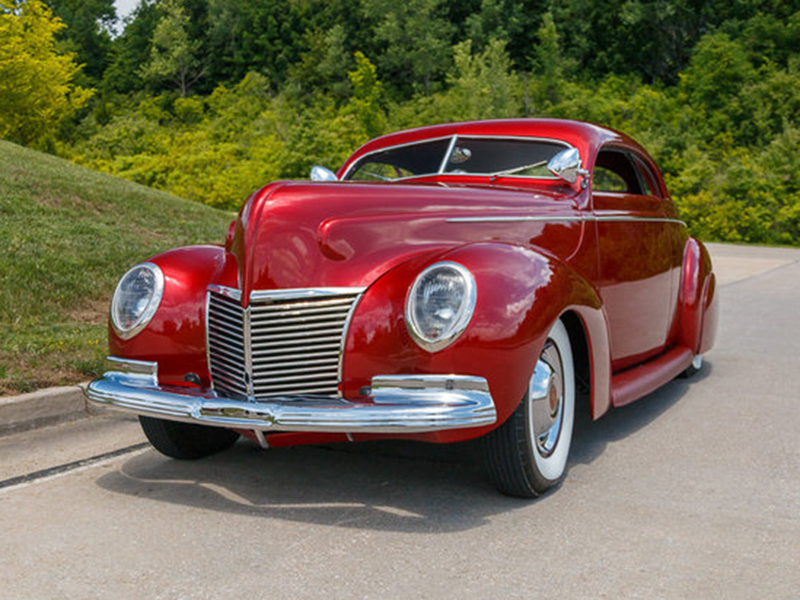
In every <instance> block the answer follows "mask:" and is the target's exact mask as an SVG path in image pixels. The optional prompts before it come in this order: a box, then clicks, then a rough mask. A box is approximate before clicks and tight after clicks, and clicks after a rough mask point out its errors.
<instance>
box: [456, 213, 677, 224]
mask: <svg viewBox="0 0 800 600" xmlns="http://www.w3.org/2000/svg"><path fill="white" fill-rule="evenodd" d="M526 221H535V222H548V221H552V222H557V221H576V222H580V221H588V222H598V223H612V222H616V223H675V224H676V225H683V226H684V227H686V226H687V225H686V222H685V221H682V220H680V219H672V218H669V217H635V216H627V215H613V216H608V215H572V216H569V215H553V216H551V217H548V216H527V215H519V216H496V217H488V216H487V217H451V218H449V219H447V223H522V222H526Z"/></svg>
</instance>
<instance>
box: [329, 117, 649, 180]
mask: <svg viewBox="0 0 800 600" xmlns="http://www.w3.org/2000/svg"><path fill="white" fill-rule="evenodd" d="M452 135H459V136H498V137H530V138H545V139H555V140H562V141H564V142H567V143H568V144H570V145H571V146H574V147H576V148H578V150H579V151H580V153H581V155H582V156H586V157H589V156H592V157H593V156H594V155H595V153H596V152H597V151H598V150H599V149H600V147H601V146H603V145H605V144H608V143H612V144H618V145H621V146H628V147H631V148H636V149H638V150H639V151H641V152H642V153H643V154H644V155H645V156H647V152H646V151H644V149H643V148H642V147H641V146H639V144H637V143H636V142H635V141H634V140H632V139H631V138H629V137H628V136H626V135H625V134H623V133H619V132H617V131H614V130H613V129H609V128H607V127H602V126H600V125H594V124H592V123H586V122H583V121H573V120H568V119H491V120H485V121H466V122H460V123H446V124H442V125H429V126H426V127H417V128H414V129H406V130H404V131H398V132H395V133H390V134H388V135H383V136H380V137H378V138H375V139H374V140H372V141H370V142H367V143H366V144H364V145H363V146H361V147H360V148H359V149H358V150H356V151H355V152H354V153H353V155H352V156H351V157H350V158H349V159H348V160H347V161H346V162H345V164H344V165H342V168H341V169H340V171H339V173H340V175H341V174H342V173H344V172H345V171H346V169H347V168H348V167H349V165H350V164H351V163H353V162H354V161H355V160H357V159H358V158H360V157H361V156H363V155H365V154H369V153H371V152H374V151H376V150H379V149H381V148H390V147H393V146H399V145H403V144H411V143H414V142H419V141H422V140H426V139H435V138H443V137H448V136H452Z"/></svg>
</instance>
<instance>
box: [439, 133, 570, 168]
mask: <svg viewBox="0 0 800 600" xmlns="http://www.w3.org/2000/svg"><path fill="white" fill-rule="evenodd" d="M564 147H565V146H564V145H563V144H559V143H556V142H548V141H543V140H516V139H514V140H509V139H486V138H458V141H457V142H456V145H455V148H453V152H452V153H451V154H450V158H449V159H448V160H447V164H446V165H445V168H444V170H445V173H468V174H472V175H516V176H518V177H547V178H553V175H552V174H551V173H550V171H548V170H547V163H548V161H549V160H550V159H551V158H553V156H555V155H556V154H558V153H559V152H560V151H561V150H563V149H564Z"/></svg>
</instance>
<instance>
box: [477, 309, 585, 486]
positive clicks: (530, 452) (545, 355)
mask: <svg viewBox="0 0 800 600" xmlns="http://www.w3.org/2000/svg"><path fill="white" fill-rule="evenodd" d="M574 417H575V369H574V366H573V361H572V348H571V346H570V343H569V334H568V333H567V328H566V327H565V326H564V324H563V323H562V322H561V321H557V322H556V324H555V325H554V326H553V329H552V330H551V331H550V333H549V334H548V336H547V341H546V342H545V344H544V348H543V349H542V353H541V354H540V355H539V360H538V361H537V362H536V367H535V368H534V373H533V376H532V377H531V380H530V382H529V383H528V389H527V391H526V392H525V396H524V397H523V398H522V401H521V402H520V404H519V406H518V407H517V409H516V410H515V411H514V413H513V414H512V415H511V417H509V419H508V420H507V421H506V422H505V423H503V424H502V425H501V426H500V427H498V428H497V429H495V430H493V431H492V432H491V433H489V434H488V435H487V436H486V437H485V438H484V454H485V457H486V463H487V467H488V470H489V475H490V476H491V478H492V480H493V481H494V483H495V485H496V486H497V488H498V489H499V490H500V491H501V492H502V493H504V494H507V495H509V496H516V497H519V498H535V497H536V496H538V495H539V494H542V493H544V492H546V491H547V490H549V489H550V488H552V487H553V486H555V485H557V484H558V483H560V482H561V481H562V480H563V479H564V475H565V473H566V468H567V457H568V456H569V447H570V444H571V442H572V425H573V421H574Z"/></svg>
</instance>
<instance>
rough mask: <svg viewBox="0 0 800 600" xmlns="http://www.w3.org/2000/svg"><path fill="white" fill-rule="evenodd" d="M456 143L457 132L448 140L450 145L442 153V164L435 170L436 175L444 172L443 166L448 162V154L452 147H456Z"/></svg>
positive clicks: (450, 152)
mask: <svg viewBox="0 0 800 600" xmlns="http://www.w3.org/2000/svg"><path fill="white" fill-rule="evenodd" d="M457 143H458V134H456V135H454V136H453V139H451V140H450V145H449V146H448V147H447V152H445V153H444V157H443V158H442V164H440V165H439V170H438V171H437V172H436V174H437V175H441V174H442V173H444V169H445V167H447V163H448V162H450V156H451V155H452V154H453V148H455V147H456V144H457Z"/></svg>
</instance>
